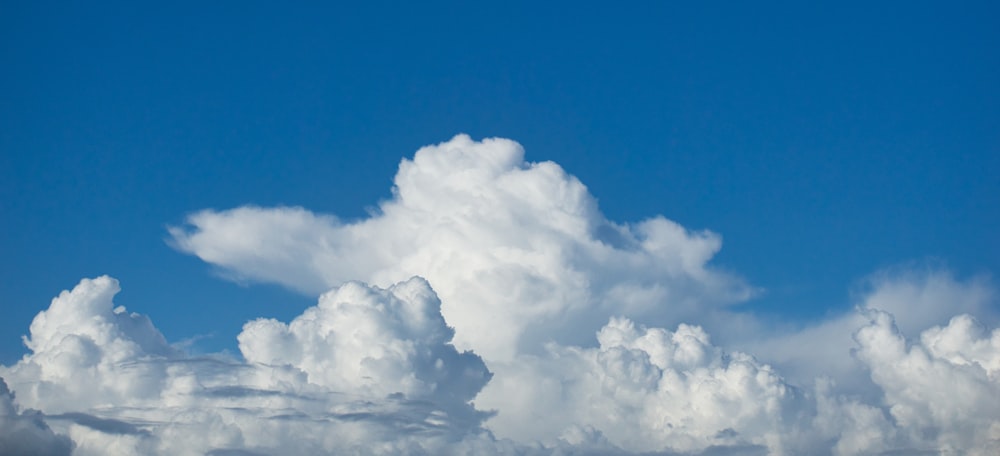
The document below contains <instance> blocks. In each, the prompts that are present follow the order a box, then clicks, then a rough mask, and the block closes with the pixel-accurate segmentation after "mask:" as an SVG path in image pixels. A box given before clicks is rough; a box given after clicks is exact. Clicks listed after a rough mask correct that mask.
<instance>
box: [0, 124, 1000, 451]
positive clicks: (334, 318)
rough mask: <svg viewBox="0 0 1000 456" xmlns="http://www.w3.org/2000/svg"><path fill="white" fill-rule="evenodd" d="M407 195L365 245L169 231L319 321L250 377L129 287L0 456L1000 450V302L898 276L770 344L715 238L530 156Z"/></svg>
mask: <svg viewBox="0 0 1000 456" xmlns="http://www.w3.org/2000/svg"><path fill="white" fill-rule="evenodd" d="M393 194H394V196H393V198H392V199H390V200H388V201H385V202H383V203H381V205H380V206H379V210H378V211H377V213H376V214H374V215H372V216H371V217H370V218H368V219H365V220H361V221H357V222H349V223H345V222H341V221H339V220H337V219H336V218H335V217H333V216H328V215H320V214H314V213H312V212H309V211H307V210H305V209H301V208H259V207H249V206H248V207H241V208H236V209H231V210H227V211H202V212H199V213H196V214H194V215H192V216H191V217H190V218H189V219H188V225H187V226H185V227H178V228H173V229H171V233H172V235H173V237H174V242H175V243H176V245H177V247H178V248H180V249H181V250H183V251H186V252H190V253H192V254H195V255H197V256H199V257H200V258H202V259H203V260H205V261H207V262H209V263H211V264H213V265H216V266H218V267H220V268H223V269H224V270H226V271H228V272H230V273H232V274H234V275H236V276H240V277H244V278H250V279H254V280H260V281H269V282H275V283H279V284H283V285H286V286H289V287H291V288H294V289H297V290H300V291H302V292H304V293H309V294H315V295H318V296H319V298H318V302H317V305H316V306H314V307H311V308H309V309H307V310H306V311H304V312H303V313H302V314H301V315H299V316H298V317H296V318H294V319H293V320H292V321H290V322H280V321H277V320H273V319H258V320H254V321H250V322H247V323H246V324H245V325H244V327H243V332H242V333H240V335H239V336H238V342H239V347H240V352H241V355H242V358H241V359H235V358H232V357H227V356H223V355H215V356H208V357H204V356H202V357H196V356H192V355H189V354H187V353H185V352H184V351H183V350H180V349H177V348H175V347H173V346H171V345H170V344H168V343H167V341H166V340H165V339H164V337H163V336H162V335H161V334H160V332H159V331H158V330H157V329H156V328H155V326H154V325H153V323H152V322H151V321H150V320H149V319H148V318H146V317H144V316H142V315H139V314H135V313H129V312H127V311H126V310H125V309H124V308H123V307H115V305H114V303H113V296H114V295H115V293H117V291H118V284H117V282H116V281H115V280H114V279H112V278H109V277H99V278H96V279H85V280H83V281H81V282H80V284H79V285H77V286H76V287H75V288H74V289H73V290H71V291H65V292H63V293H62V294H61V295H59V296H58V297H57V298H55V299H54V300H53V301H52V304H51V306H50V307H49V309H47V310H46V311H44V312H41V313H39V314H38V316H37V317H36V318H35V320H34V321H33V322H32V325H31V328H30V334H29V336H27V337H26V338H25V344H26V346H27V347H28V349H29V350H30V353H29V354H27V355H26V356H25V357H24V358H23V359H22V360H21V361H19V362H18V363H16V364H14V365H12V366H0V377H2V379H4V380H6V383H5V384H4V383H0V455H6V454H32V453H31V452H32V451H34V452H35V453H36V454H65V453H68V452H70V451H72V452H73V454H82V455H87V454H171V455H173V454H213V455H233V454H323V453H330V454H344V453H346V454H372V453H376V454H379V453H383V454H384V453H389V454H400V453H402V454H449V453H461V454H470V453H474V454H629V453H641V452H657V453H662V454H835V455H851V454H879V453H898V452H904V453H932V454H937V453H945V454H983V455H986V454H996V451H997V449H998V448H1000V402H998V399H997V398H1000V329H991V326H994V325H995V323H996V317H995V308H996V293H995V290H994V288H993V286H992V285H991V284H990V282H989V281H988V280H985V279H972V280H965V281H963V280H957V279H955V278H953V277H952V276H951V275H949V274H948V273H947V272H945V271H934V270H931V271H925V272H923V273H909V272H908V273H881V274H878V275H876V276H874V277H873V278H872V280H871V283H870V285H871V286H870V289H869V290H868V291H867V292H866V293H865V294H864V295H863V296H861V297H860V300H859V302H858V306H857V310H856V311H855V312H852V313H848V314H844V315H839V316H834V317H831V318H830V319H828V320H826V321H823V322H819V323H817V324H816V325H814V326H811V327H807V328H800V329H796V328H790V329H778V330H775V329H773V328H771V327H768V326H766V325H764V324H763V323H761V322H759V321H757V320H756V319H754V318H753V316H752V315H745V314H738V313H734V312H731V311H729V310H728V309H727V307H728V305H730V304H733V303H737V302H740V301H741V300H744V299H745V298H747V297H748V296H750V295H751V294H752V293H753V292H754V290H753V289H752V287H750V286H748V285H747V284H745V283H744V282H743V281H742V280H741V279H740V278H738V277H736V276H734V275H731V274H727V273H723V272H720V271H718V270H715V269H713V268H712V267H710V266H709V264H708V263H709V261H710V259H711V258H712V256H713V255H714V254H715V253H716V252H717V251H718V249H719V248H720V247H721V241H720V238H719V237H718V236H717V235H715V234H713V233H711V232H707V231H702V232H695V231H690V230H687V229H685V228H683V227H681V226H680V225H678V224H676V223H674V222H671V221H669V220H667V219H665V218H663V217H653V218H651V219H649V220H646V221H642V222H639V223H635V224H618V223H614V222H612V221H609V220H607V219H606V218H605V217H604V216H603V215H602V214H601V213H600V211H599V210H598V208H597V204H596V202H595V199H594V198H593V197H592V196H591V195H590V194H589V193H588V192H587V190H586V188H585V187H584V186H583V184H581V183H580V182H579V181H578V180H577V179H575V178H574V177H572V176H570V175H568V174H566V173H565V172H564V171H563V170H562V169H561V168H560V167H559V166H558V165H556V164H554V163H550V162H544V163H530V162H526V161H525V160H524V157H523V150H522V149H521V147H520V146H519V145H518V144H516V143H514V142H513V141H509V140H503V139H489V140H484V141H482V142H476V141H473V140H471V139H470V138H468V137H467V136H461V135H460V136H457V137H455V138H454V139H452V140H451V141H448V142H445V143H442V144H439V145H436V146H428V147H425V148H422V149H420V150H419V151H418V152H417V153H416V155H415V156H414V158H413V159H412V160H403V162H402V163H401V164H400V169H399V172H398V173H397V175H396V179H395V187H394V193H393ZM366 283H370V284H372V285H368V284H366ZM439 296H440V299H439ZM713 332H715V333H717V334H721V335H723V336H725V342H724V343H722V344H720V343H718V342H715V341H713V334H712V333H713ZM765 333H766V334H765ZM8 385H9V388H8Z"/></svg>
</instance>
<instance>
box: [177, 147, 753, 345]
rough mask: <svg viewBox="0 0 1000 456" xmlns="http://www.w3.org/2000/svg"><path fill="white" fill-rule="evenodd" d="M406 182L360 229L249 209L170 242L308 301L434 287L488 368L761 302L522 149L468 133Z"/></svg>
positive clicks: (657, 224)
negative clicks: (331, 293)
mask: <svg viewBox="0 0 1000 456" xmlns="http://www.w3.org/2000/svg"><path fill="white" fill-rule="evenodd" d="M394 184H395V185H394V187H393V197H392V198H391V199H390V200H388V201H384V202H382V203H381V204H380V205H379V210H378V211H377V213H376V214H374V215H372V216H371V217H370V218H367V219H364V220H360V221H356V222H341V221H339V220H338V219H337V218H336V217H334V216H329V215H318V214H314V213H312V212H310V211H307V210H305V209H302V208H290V207H277V208H260V207H253V206H245V207H240V208H235V209H231V210H225V211H211V210H206V211H201V212H198V213H195V214H193V215H191V216H190V217H189V218H188V220H187V225H186V226H184V227H174V228H172V229H171V230H170V232H171V235H172V237H173V242H175V244H176V245H177V247H178V248H180V249H181V250H183V251H185V252H188V253H191V254H194V255H197V256H198V257H199V258H201V259H203V260H205V261H206V262H208V263H211V264H213V265H216V266H218V267H220V268H223V269H225V270H227V271H229V272H230V273H233V274H235V275H238V276H241V277H246V278H250V279H254V280H261V281H267V282H275V283H280V284H283V285H286V286H289V287H291V288H294V289H297V290H300V291H303V292H306V293H312V294H319V293H321V292H323V291H325V290H326V289H327V288H329V287H332V286H337V285H340V284H341V283H344V282H347V281H350V280H361V281H365V282H368V283H373V284H376V285H379V286H388V285H389V284H392V283H395V282H399V281H402V280H406V279H408V278H409V277H412V276H417V275H418V276H422V277H425V278H426V279H427V280H428V281H430V282H431V283H432V284H434V287H435V289H436V290H438V293H439V294H440V295H441V297H442V301H443V307H442V312H443V314H444V316H445V318H446V319H447V320H448V323H449V324H450V325H452V326H453V327H455V329H456V335H455V344H456V345H457V346H459V347H460V348H462V349H464V350H469V349H471V350H475V351H476V352H477V353H479V354H481V355H482V356H485V357H486V358H487V359H497V360H500V359H506V360H510V359H512V358H513V357H514V355H515V354H516V353H518V352H521V351H526V352H533V351H535V352H537V351H540V350H541V349H542V347H543V345H544V343H545V342H548V341H553V340H554V341H558V342H562V343H584V342H587V341H589V339H590V337H589V334H591V333H592V331H594V330H596V329H597V328H599V327H600V325H601V324H602V323H603V322H604V321H606V320H607V316H608V315H609V314H614V313H617V314H623V315H629V316H630V317H633V318H650V319H653V318H655V319H656V320H657V321H668V322H680V321H681V320H682V319H683V318H685V317H691V316H693V315H699V314H703V313H705V312H709V311H711V310H712V309H715V308H717V307H719V306H722V305H725V304H728V303H732V302H735V301H738V300H740V299H742V298H745V297H746V296H747V295H748V294H749V293H750V291H751V290H750V289H749V288H748V287H747V286H746V285H745V284H744V283H743V282H742V281H741V280H739V279H738V278H735V277H733V276H730V275H727V274H724V273H722V272H719V271H716V270H713V269H711V268H709V266H708V262H709V260H710V259H711V258H712V256H713V255H714V254H715V253H716V252H717V251H718V250H719V248H720V246H721V239H720V238H719V236H718V235H716V234H714V233H711V232H708V231H689V230H687V229H685V228H683V227H681V226H680V225H678V224H676V223H674V222H672V221H669V220H667V219H665V218H663V217H653V218H650V219H648V220H644V221H641V222H638V223H635V224H617V223H614V222H612V221H610V220H608V219H606V218H605V217H604V216H603V215H602V214H601V213H600V211H599V210H598V207H597V202H596V200H595V198H594V197H593V196H592V195H590V193H589V192H588V191H587V188H586V187H585V186H584V185H583V184H582V183H581V182H580V181H579V180H578V179H576V178H575V177H573V176H571V175H569V174H567V173H566V172H565V171H564V170H563V169H562V168H561V167H559V165H557V164H555V163H552V162H538V163H534V162H528V161H525V160H524V150H523V149H522V148H521V146H520V145H519V144H517V143H516V142H514V141H510V140H507V139H486V140H483V141H473V140H472V139H471V138H469V137H468V136H466V135H458V136H456V137H454V138H452V139H451V140H450V141H447V142H444V143H441V144H437V145H433V146H427V147H424V148H421V149H420V150H418V151H417V152H416V154H415V155H414V157H413V159H412V160H409V159H404V160H403V161H402V162H401V163H400V165H399V170H398V172H397V173H396V177H395V180H394ZM581 325H583V327H586V328H588V331H585V332H583V333H581V332H580V331H578V329H579V328H580V327H581ZM498 326H499V327H503V328H505V329H504V330H503V331H494V330H493V328H496V327H498ZM568 328H572V330H568Z"/></svg>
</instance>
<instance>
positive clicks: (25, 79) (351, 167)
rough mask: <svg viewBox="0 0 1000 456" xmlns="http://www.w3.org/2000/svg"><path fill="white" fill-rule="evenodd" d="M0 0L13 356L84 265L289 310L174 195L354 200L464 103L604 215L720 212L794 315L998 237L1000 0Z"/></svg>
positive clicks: (199, 307)
mask: <svg viewBox="0 0 1000 456" xmlns="http://www.w3.org/2000/svg"><path fill="white" fill-rule="evenodd" d="M3 10H4V11H5V13H4V14H2V15H0V21H2V23H0V25H2V26H0V46H2V47H0V58H2V61H3V66H4V67H5V68H6V70H5V71H3V72H2V73H0V82H2V84H0V86H2V89H0V91H2V92H0V94H2V99H3V103H2V104H0V124H2V125H3V126H2V127H0V150H2V151H3V161H2V166H0V173H2V174H0V181H2V184H0V185H2V187H0V188H2V191H3V195H4V197H3V203H2V204H3V213H4V218H5V219H6V221H7V223H5V224H4V227H3V236H2V238H0V250H2V252H3V255H2V257H3V261H2V267H3V273H4V276H5V277H7V279H6V280H4V281H3V283H2V284H0V295H2V296H3V300H4V308H5V309H7V311H6V313H7V317H6V318H4V319H3V323H0V324H2V325H3V326H2V330H0V333H2V338H0V354H2V356H0V359H2V360H4V361H7V362H9V361H12V360H14V359H16V357H18V356H20V354H21V353H22V351H23V349H22V348H21V345H20V341H19V336H20V334H22V333H23V332H24V331H25V330H26V328H27V324H28V323H29V322H30V319H31V318H32V316H33V315H34V314H35V313H36V312H37V311H38V310H40V309H43V308H44V306H46V305H47V303H48V300H49V299H50V298H51V296H53V295H54V293H55V292H56V291H58V290H61V289H64V288H66V287H68V286H69V284H71V283H74V282H75V281H76V280H77V279H78V278H80V277H85V276H95V275H98V274H104V273H108V274H112V275H114V276H116V277H118V278H119V279H120V280H122V282H123V283H125V284H126V290H128V289H129V288H135V289H142V290H145V291H146V292H145V293H144V294H145V298H144V300H143V303H142V306H143V308H144V309H145V310H146V311H147V312H149V313H150V314H151V315H152V316H153V317H154V318H155V319H156V320H157V321H158V322H159V325H160V326H161V327H162V329H163V330H164V331H165V333H166V335H167V336H168V338H170V339H172V340H176V339H183V338H187V337H192V336H196V335H205V334H209V333H213V334H218V337H213V338H212V339H216V338H217V339H219V340H212V339H209V340H205V341H204V344H206V346H207V347H212V348H216V347H220V346H225V344H229V343H230V342H229V341H231V337H228V336H231V335H232V334H235V332H236V331H237V330H238V326H226V327H224V328H220V327H218V326H217V325H216V322H217V321H220V320H221V321H241V320H243V319H246V318H249V317H251V316H254V315H275V316H282V315H284V316H288V315H292V313H289V312H292V310H290V309H292V308H294V309H295V310H296V311H297V310H300V309H301V307H302V306H304V305H306V303H307V302H308V301H303V300H302V298H300V297H299V296H296V295H294V294H290V293H285V292H284V291H282V290H280V289H272V287H269V286H256V285H255V286H253V287H251V288H240V287H238V286H234V285H233V284H231V283H225V282H222V281H218V280H217V279H215V278H213V277H211V276H210V274H208V269H207V268H205V267H203V266H201V265H200V264H198V263H197V262H196V261H195V260H193V259H192V258H189V257H185V256H183V255H179V254H177V253H176V252H175V251H173V250H172V249H171V248H169V247H168V246H167V245H166V244H165V243H164V242H163V240H164V239H165V237H166V234H165V233H166V231H165V228H164V227H165V225H167V224H176V223H179V222H180V221H182V220H183V217H184V216H185V214H187V213H189V212H191V211H194V210H198V209H201V208H226V207H232V206H237V205H241V204H247V203H252V204H258V205H274V204H287V205H301V206H304V207H308V208H311V209H313V210H317V211H323V212H332V213H336V214H338V215H340V216H342V217H345V216H346V217H352V216H363V215H364V214H365V212H364V211H365V208H366V207H371V206H374V205H375V203H376V202H377V201H378V200H380V199H384V198H387V197H388V196H389V187H390V185H391V178H392V175H393V173H394V172H395V167H396V165H397V163H398V161H399V159H400V158H401V157H403V156H409V155H411V154H412V153H413V151H415V150H416V148H418V147H420V146H422V145H425V144H431V143H435V142H439V141H443V140H445V139H448V138H450V137H451V136H452V135H454V134H456V133H459V132H465V133H468V134H470V135H472V136H473V137H474V138H481V137H491V136H501V137H508V138H512V139H515V140H517V141H519V142H520V143H521V144H523V145H524V147H525V148H526V150H527V158H528V159H529V160H532V161H541V160H553V161H555V162H557V163H559V164H561V165H562V166H563V167H564V168H566V169H567V170H568V171H569V172H570V173H573V174H574V175H576V176H577V177H579V178H580V179H581V181H583V182H584V184H586V185H587V186H588V187H589V188H590V190H591V193H592V194H594V195H595V196H596V197H597V198H598V199H599V201H600V204H601V208H602V209H603V211H604V212H605V213H606V214H607V215H608V216H609V218H611V219H612V220H617V221H623V222H624V221H633V220H638V219H641V218H644V217H647V216H651V215H655V214H664V215H666V216H667V217H669V218H671V219H672V220H675V221H678V222H679V223H681V224H683V225H684V226H687V227H689V228H695V229H700V228H707V229H711V230H713V231H715V232H717V233H719V234H721V235H722V236H723V237H724V247H723V249H722V251H721V253H720V254H719V256H718V257H717V258H716V264H717V265H718V266H720V267H723V268H727V269H730V270H732V271H734V272H736V273H738V274H741V275H743V276H745V277H746V278H747V279H748V280H749V281H751V282H752V283H753V284H755V285H757V286H760V287H763V288H765V289H767V290H768V292H767V293H766V294H764V295H763V296H761V297H760V298H759V299H756V300H754V301H752V302H750V303H748V304H747V305H749V306H752V307H755V308H760V309H764V310H766V311H767V312H773V313H777V314H783V315H787V316H789V317H790V318H794V319H798V318H810V317H815V316H817V315H821V314H823V313H825V312H827V311H829V310H830V309H832V308H838V307H842V306H846V305H848V304H849V303H848V291H849V289H850V287H851V286H852V284H853V283H854V282H855V281H857V280H858V279H860V278H862V277H864V276H865V275H867V274H869V273H872V272H874V271H875V270H877V269H879V268H883V267H886V266H890V265H895V264H898V263H901V262H910V261H918V262H920V261H926V260H927V259H932V260H933V261H938V262H943V263H945V264H947V265H948V266H949V267H950V268H953V269H954V270H956V271H958V272H959V273H960V274H980V273H985V274H990V273H993V272H994V271H996V270H997V269H998V266H1000V264H998V260H997V254H996V252H1000V246H998V244H997V241H996V237H995V236H994V235H993V234H994V231H995V227H996V226H998V225H1000V220H998V215H997V214H998V212H1000V211H997V210H996V208H997V207H1000V200H998V198H1000V197H998V194H1000V179H997V177H996V176H997V175H998V171H1000V136H998V133H997V132H998V131H1000V130H998V125H1000V109H998V106H1000V86H998V84H996V81H997V80H1000V54H998V53H997V52H996V49H995V46H993V45H992V44H991V43H997V42H1000V36H998V35H1000V32H998V29H997V27H995V25H996V23H997V14H998V11H997V9H996V7H995V6H993V5H990V4H988V3H985V2H984V3H961V4H951V5H942V4H932V3H924V2H913V3H908V4H907V5H905V6H903V5H898V4H896V5H892V4H885V5H874V6H873V5H868V4H862V3H854V4H839V3H838V4H835V5H834V4H830V5H825V6H817V5H809V6H804V5H799V4H794V3H791V2H789V3H768V4H765V5H753V6H733V5H722V4H703V5H676V4H669V5H668V4H660V5H650V4H639V5H632V6H625V7H609V6H602V5H598V4H583V5H569V4H556V5H549V6H539V5H530V4H513V5H506V4H505V5H499V4H497V5H479V6H471V5H460V4H440V5H439V4H434V5H432V6H430V7H425V6H420V7H417V6H409V7H407V6H401V5H393V4H378V3H372V4H371V5H368V6H360V5H358V6H351V7H331V6H325V7H324V6H318V5H308V6H299V7H295V8H288V7H280V6H277V5H273V4H267V3H260V2H251V3H248V4H243V3H240V4H235V3H225V2H222V3H213V4H212V5H207V6H206V5H202V4H195V3H187V4H179V5H155V6H149V5H146V6H137V5H133V4H130V3H121V4H105V5H102V6H100V7H95V6H93V5H89V4H83V3H69V4H48V3H31V4H14V3H7V4H6V5H5V6H3ZM262 296H263V297H262ZM120 299H121V300H125V301H126V302H127V301H129V296H128V293H127V291H126V294H124V295H122V296H121V297H120ZM275 300H277V301H288V308H284V307H275V306H273V305H271V304H265V302H267V303H270V302H274V301H275ZM160 309H170V310H169V311H166V310H160ZM175 311H176V313H174V312H175ZM176 315H180V316H183V321H174V320H173V319H174V318H176V317H175V316H176ZM195 317H197V319H196V318H195ZM199 320H200V321H199ZM220 344H221V345H220Z"/></svg>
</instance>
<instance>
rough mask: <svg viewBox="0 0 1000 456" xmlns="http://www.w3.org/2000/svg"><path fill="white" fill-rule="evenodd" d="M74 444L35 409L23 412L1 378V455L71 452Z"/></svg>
mask: <svg viewBox="0 0 1000 456" xmlns="http://www.w3.org/2000/svg"><path fill="white" fill-rule="evenodd" d="M72 449H73V443H72V442H71V441H70V440H69V439H68V438H66V437H65V436H57V435H56V434H55V433H53V432H52V429H51V428H49V426H48V425H47V424H45V420H44V418H43V416H42V415H41V414H40V413H38V412H37V411H34V410H27V411H20V410H18V406H17V404H16V403H15V400H14V395H13V394H12V393H11V392H10V389H8V388H7V383H6V382H4V380H3V378H0V456H14V455H18V456H36V455H37V456H58V455H68V454H70V451H71V450H72Z"/></svg>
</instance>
